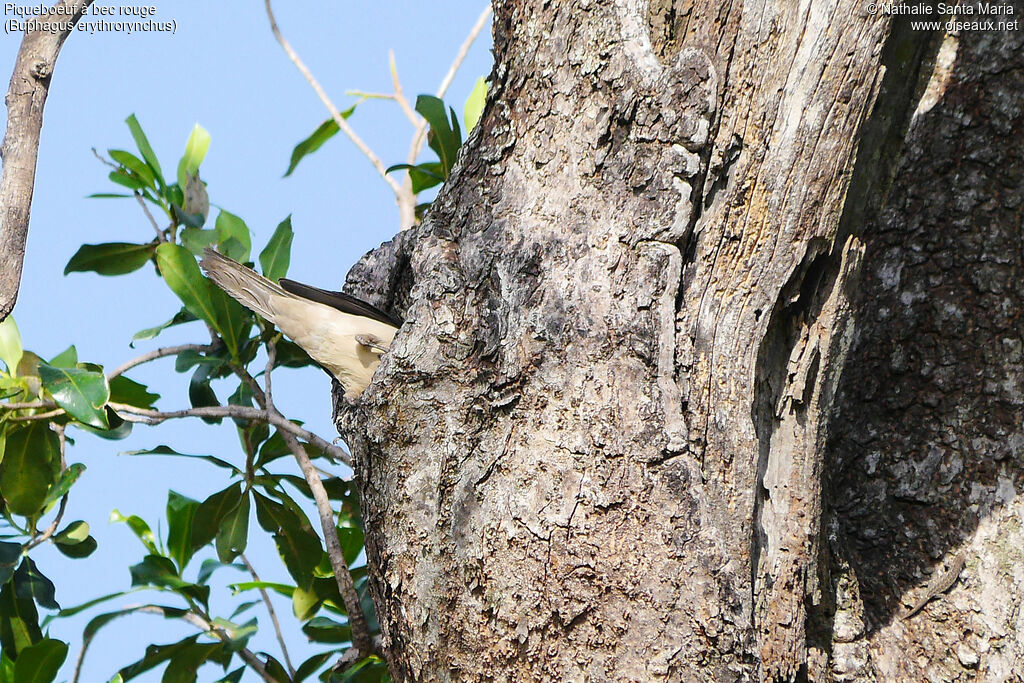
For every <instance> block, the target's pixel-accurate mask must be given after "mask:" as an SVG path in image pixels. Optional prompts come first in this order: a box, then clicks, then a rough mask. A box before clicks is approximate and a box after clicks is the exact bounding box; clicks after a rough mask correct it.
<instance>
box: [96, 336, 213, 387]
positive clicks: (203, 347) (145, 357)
mask: <svg viewBox="0 0 1024 683" xmlns="http://www.w3.org/2000/svg"><path fill="white" fill-rule="evenodd" d="M214 348H215V347H214V346H213V345H212V344H181V345H179V346H164V347H162V348H159V349H156V350H155V351H150V352H149V353H144V354H142V355H141V356H139V357H137V358H132V359H131V360H130V361H126V362H125V363H123V364H121V365H119V366H118V367H116V368H115V369H114V370H113V372H111V373H110V374H108V375H107V379H108V380H112V379H114V378H115V377H118V376H120V375H123V374H124V373H126V372H128V371H129V370H131V369H132V368H134V367H135V366H137V365H142V364H143V363H148V362H150V361H152V360H156V359H158V358H165V357H167V356H177V355H178V354H179V353H181V352H183V351H197V352H199V353H210V352H211V351H213V350H214Z"/></svg>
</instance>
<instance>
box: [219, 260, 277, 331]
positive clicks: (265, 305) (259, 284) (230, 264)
mask: <svg viewBox="0 0 1024 683" xmlns="http://www.w3.org/2000/svg"><path fill="white" fill-rule="evenodd" d="M199 265H201V266H202V267H203V270H205V271H206V274H207V275H208V276H209V277H210V279H211V280H213V281H214V282H215V283H216V284H217V286H218V287H220V288H221V289H223V290H224V291H225V292H227V293H228V295H230V296H231V297H232V298H233V299H235V300H236V301H238V303H240V304H242V305H243V306H245V307H246V308H248V309H250V310H252V311H255V312H256V313H258V314H259V315H261V316H263V317H264V318H266V319H267V320H269V321H270V322H272V323H276V322H277V321H276V320H275V316H274V312H273V310H271V305H270V299H271V297H275V296H280V297H285V298H289V294H288V293H287V292H285V291H284V290H283V289H281V287H280V285H278V284H277V283H275V282H271V281H270V280H268V279H267V278H265V277H263V276H262V275H260V274H259V273H257V272H256V271H254V270H253V269H252V268H247V267H246V266H243V265H242V264H241V263H239V262H238V261H235V260H234V259H231V258H228V257H227V256H224V255H223V254H220V253H218V252H216V251H214V250H213V249H211V248H210V247H206V248H205V249H203V260H202V261H200V262H199Z"/></svg>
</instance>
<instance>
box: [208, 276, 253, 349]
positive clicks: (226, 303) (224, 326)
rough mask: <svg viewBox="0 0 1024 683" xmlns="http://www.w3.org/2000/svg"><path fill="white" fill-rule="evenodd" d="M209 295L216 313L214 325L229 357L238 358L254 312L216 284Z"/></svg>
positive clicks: (247, 335)
mask: <svg viewBox="0 0 1024 683" xmlns="http://www.w3.org/2000/svg"><path fill="white" fill-rule="evenodd" d="M210 295H211V297H210V298H211V300H212V301H213V307H214V310H215V311H216V314H217V323H216V324H215V325H214V327H216V328H217V331H218V332H220V336H221V337H222V338H223V339H224V344H225V346H227V347H228V351H230V352H231V357H232V358H233V359H235V360H238V359H239V352H240V350H241V348H242V345H243V343H244V342H245V340H246V339H248V337H249V330H251V329H252V323H253V320H254V318H253V315H254V314H253V313H251V312H250V311H249V310H248V309H247V308H245V307H244V306H242V304H240V303H238V302H237V301H235V300H234V299H232V298H231V297H230V296H228V295H227V294H225V293H224V292H223V291H222V290H221V289H220V288H219V287H217V286H216V285H212V286H211V291H210Z"/></svg>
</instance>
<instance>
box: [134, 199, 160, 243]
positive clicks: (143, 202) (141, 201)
mask: <svg viewBox="0 0 1024 683" xmlns="http://www.w3.org/2000/svg"><path fill="white" fill-rule="evenodd" d="M135 200H136V201H137V202H138V203H139V206H141V207H142V210H143V211H144V212H145V213H146V218H148V219H149V224H150V225H152V226H153V229H154V230H156V238H157V239H158V240H159V241H161V242H166V241H167V236H166V235H164V231H163V230H161V229H160V226H159V225H157V224H156V219H155V218H153V214H151V213H150V212H149V207H148V206H146V200H145V199H143V198H142V195H141V194H139V193H138V192H136V193H135Z"/></svg>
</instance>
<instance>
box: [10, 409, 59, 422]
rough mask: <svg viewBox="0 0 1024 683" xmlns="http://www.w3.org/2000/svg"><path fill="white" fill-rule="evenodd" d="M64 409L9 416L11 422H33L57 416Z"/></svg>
mask: <svg viewBox="0 0 1024 683" xmlns="http://www.w3.org/2000/svg"><path fill="white" fill-rule="evenodd" d="M63 414H64V411H63V410H62V409H60V408H57V409H56V410H51V411H49V412H46V413H36V414H35V415H16V416H14V417H12V418H9V419H10V421H11V422H35V421H36V420H49V419H50V418H51V417H59V416H60V415H63Z"/></svg>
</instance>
